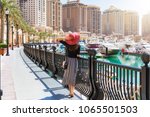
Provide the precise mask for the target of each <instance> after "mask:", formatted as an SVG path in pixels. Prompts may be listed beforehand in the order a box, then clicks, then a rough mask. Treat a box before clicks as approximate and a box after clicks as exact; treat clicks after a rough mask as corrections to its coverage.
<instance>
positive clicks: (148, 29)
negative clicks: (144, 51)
mask: <svg viewBox="0 0 150 117" xmlns="http://www.w3.org/2000/svg"><path fill="white" fill-rule="evenodd" d="M142 36H143V37H148V36H150V13H149V14H146V15H144V16H143V17H142Z"/></svg>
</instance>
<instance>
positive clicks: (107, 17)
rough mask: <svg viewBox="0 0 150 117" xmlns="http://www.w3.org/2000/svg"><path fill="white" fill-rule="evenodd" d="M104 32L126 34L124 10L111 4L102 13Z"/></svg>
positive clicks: (106, 33) (107, 33)
mask: <svg viewBox="0 0 150 117" xmlns="http://www.w3.org/2000/svg"><path fill="white" fill-rule="evenodd" d="M102 33H103V34H105V35H111V34H113V33H115V34H119V35H124V12H123V11H122V10H120V9H117V8H116V7H114V6H110V8H109V9H107V10H105V11H104V12H103V15H102Z"/></svg>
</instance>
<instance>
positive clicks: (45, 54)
mask: <svg viewBox="0 0 150 117" xmlns="http://www.w3.org/2000/svg"><path fill="white" fill-rule="evenodd" d="M43 47H44V63H45V66H44V70H46V68H47V65H48V64H47V46H43Z"/></svg>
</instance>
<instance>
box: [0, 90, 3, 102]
mask: <svg viewBox="0 0 150 117" xmlns="http://www.w3.org/2000/svg"><path fill="white" fill-rule="evenodd" d="M2 95H3V91H2V89H0V100H1V99H2V98H1V97H2Z"/></svg>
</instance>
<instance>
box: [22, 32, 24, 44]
mask: <svg viewBox="0 0 150 117" xmlns="http://www.w3.org/2000/svg"><path fill="white" fill-rule="evenodd" d="M23 44H24V34H23V29H22V45H23Z"/></svg>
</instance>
